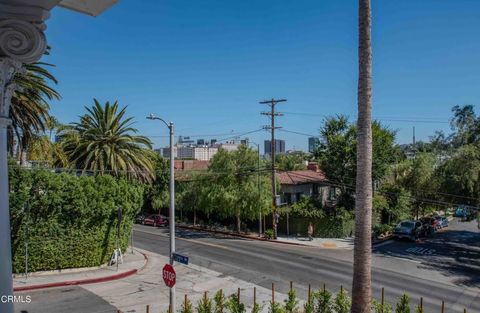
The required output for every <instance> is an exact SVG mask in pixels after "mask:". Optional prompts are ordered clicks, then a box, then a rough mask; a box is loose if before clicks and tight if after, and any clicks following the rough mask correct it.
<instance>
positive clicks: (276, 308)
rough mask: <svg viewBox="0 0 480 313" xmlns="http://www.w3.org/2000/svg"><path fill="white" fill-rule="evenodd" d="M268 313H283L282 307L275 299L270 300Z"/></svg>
mask: <svg viewBox="0 0 480 313" xmlns="http://www.w3.org/2000/svg"><path fill="white" fill-rule="evenodd" d="M268 313H285V311H284V309H283V307H282V306H281V305H280V303H278V302H276V301H270V307H269V308H268Z"/></svg>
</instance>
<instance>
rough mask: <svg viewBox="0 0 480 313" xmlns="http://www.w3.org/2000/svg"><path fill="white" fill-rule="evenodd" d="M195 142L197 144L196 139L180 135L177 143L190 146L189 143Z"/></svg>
mask: <svg viewBox="0 0 480 313" xmlns="http://www.w3.org/2000/svg"><path fill="white" fill-rule="evenodd" d="M193 144H195V141H194V140H193V139H190V137H187V136H178V141H177V145H185V146H188V145H193Z"/></svg>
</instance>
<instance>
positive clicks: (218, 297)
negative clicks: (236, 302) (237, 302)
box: [213, 290, 225, 313]
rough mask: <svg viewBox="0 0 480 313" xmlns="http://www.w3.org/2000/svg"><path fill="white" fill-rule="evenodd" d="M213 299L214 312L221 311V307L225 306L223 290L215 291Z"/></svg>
mask: <svg viewBox="0 0 480 313" xmlns="http://www.w3.org/2000/svg"><path fill="white" fill-rule="evenodd" d="M213 300H214V301H215V313H223V308H224V307H225V296H224V295H223V291H222V290H219V291H217V293H216V294H215V296H214V297H213Z"/></svg>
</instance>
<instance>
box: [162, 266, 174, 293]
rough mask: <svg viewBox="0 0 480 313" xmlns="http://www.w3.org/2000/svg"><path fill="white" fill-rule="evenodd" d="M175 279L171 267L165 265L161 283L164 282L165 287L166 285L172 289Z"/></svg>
mask: <svg viewBox="0 0 480 313" xmlns="http://www.w3.org/2000/svg"><path fill="white" fill-rule="evenodd" d="M176 279H177V274H176V273H175V270H174V269H173V266H171V265H170V264H165V266H164V267H163V281H164V282H165V285H167V287H169V288H172V287H173V286H175V282H176Z"/></svg>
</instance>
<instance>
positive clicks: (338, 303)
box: [333, 288, 352, 313]
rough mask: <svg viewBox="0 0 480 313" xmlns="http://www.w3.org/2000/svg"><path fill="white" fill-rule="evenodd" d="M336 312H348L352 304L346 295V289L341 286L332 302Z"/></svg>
mask: <svg viewBox="0 0 480 313" xmlns="http://www.w3.org/2000/svg"><path fill="white" fill-rule="evenodd" d="M333 306H334V308H335V312H336V313H349V312H350V308H351V306H352V301H351V300H350V297H348V294H347V291H346V290H345V289H343V288H341V289H340V292H339V293H337V296H336V297H335V302H334V304H333Z"/></svg>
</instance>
